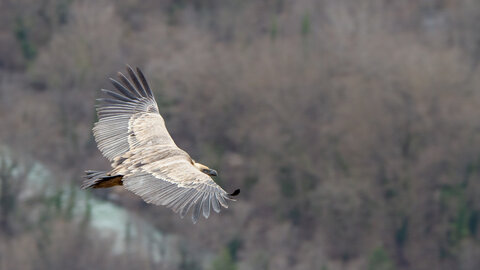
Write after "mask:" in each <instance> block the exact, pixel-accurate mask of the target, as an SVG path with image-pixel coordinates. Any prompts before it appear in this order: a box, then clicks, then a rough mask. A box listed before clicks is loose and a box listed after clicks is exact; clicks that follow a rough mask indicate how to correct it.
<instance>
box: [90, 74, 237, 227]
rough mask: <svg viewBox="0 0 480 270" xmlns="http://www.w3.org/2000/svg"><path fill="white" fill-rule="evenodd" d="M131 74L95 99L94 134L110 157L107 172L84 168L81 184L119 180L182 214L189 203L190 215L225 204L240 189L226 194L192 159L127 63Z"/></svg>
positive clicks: (104, 184) (100, 185) (142, 80)
mask: <svg viewBox="0 0 480 270" xmlns="http://www.w3.org/2000/svg"><path fill="white" fill-rule="evenodd" d="M127 71H128V73H129V75H130V80H129V79H127V78H126V77H125V76H124V75H123V74H121V73H119V78H120V81H121V83H120V82H118V81H116V80H113V79H110V80H111V81H112V83H113V85H114V86H115V88H116V89H117V90H118V92H113V91H110V90H104V89H102V91H103V92H105V93H106V94H107V95H109V98H102V99H99V101H100V104H99V106H98V107H97V113H98V118H99V121H98V122H97V123H95V126H94V128H93V134H94V137H95V140H96V142H97V146H98V148H99V150H100V151H101V152H102V154H103V155H104V156H105V157H106V158H107V159H109V160H110V162H111V165H112V168H113V169H112V170H111V171H109V172H96V171H87V172H86V173H87V175H86V180H85V182H84V183H83V186H82V187H83V188H106V187H112V186H117V185H120V186H122V185H123V186H124V187H125V188H126V189H128V190H130V191H133V192H134V193H136V194H137V195H139V196H141V197H142V198H143V199H144V200H145V201H146V202H148V203H154V204H157V205H165V206H167V207H169V208H172V209H173V210H174V211H175V212H179V213H180V215H181V216H182V217H183V216H184V215H185V214H186V213H187V212H188V210H189V209H190V208H193V215H192V220H193V222H194V223H195V222H197V220H198V217H199V216H200V213H202V214H203V216H204V217H205V218H208V216H209V215H210V208H212V209H213V210H214V211H216V212H219V211H220V206H222V207H225V208H227V207H228V206H227V203H226V201H227V200H232V199H231V196H235V195H237V194H238V192H239V191H235V192H234V193H233V194H228V193H227V192H225V191H224V190H223V189H222V188H221V187H220V186H218V185H217V184H216V183H215V182H214V181H213V180H212V178H211V177H210V176H216V175H217V172H216V171H215V170H212V169H210V168H208V167H207V166H205V165H203V164H200V163H197V162H195V161H194V160H193V159H192V158H191V157H190V156H189V155H188V154H187V152H185V151H183V150H182V149H180V148H179V147H178V146H177V145H176V144H175V142H174V141H173V139H172V138H171V136H170V134H169V133H168V131H167V128H166V126H165V122H164V120H163V118H162V116H161V115H160V113H159V110H158V107H157V104H156V102H155V99H154V96H153V92H152V91H151V89H150V87H149V85H148V83H147V81H146V80H145V77H144V76H143V74H142V72H141V71H140V70H139V69H138V68H137V74H135V72H134V71H133V70H132V69H131V68H130V67H127Z"/></svg>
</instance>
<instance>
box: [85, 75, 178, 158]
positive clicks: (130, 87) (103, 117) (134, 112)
mask: <svg viewBox="0 0 480 270" xmlns="http://www.w3.org/2000/svg"><path fill="white" fill-rule="evenodd" d="M127 72H128V74H129V75H130V79H131V80H129V79H127V78H126V77H125V76H124V75H123V74H122V73H119V74H118V75H119V78H120V81H121V82H118V81H116V80H114V79H112V78H110V81H111V82H112V84H113V86H115V88H116V89H117V90H118V92H114V91H110V90H105V89H102V91H103V92H104V93H106V94H107V95H108V96H109V97H108V98H100V99H98V101H99V105H98V106H97V114H98V118H99V120H98V122H96V123H95V126H94V128H93V135H94V137H95V141H96V142H97V146H98V149H100V151H101V152H102V154H103V155H104V156H105V157H106V158H108V159H109V160H110V161H113V160H114V159H115V158H117V157H121V156H122V155H123V154H125V153H126V152H128V151H130V150H133V149H136V148H140V147H145V146H152V145H164V146H176V145H175V142H174V141H173V139H172V138H171V137H170V134H169V133H168V131H167V128H166V127H165V122H164V120H163V118H162V116H161V115H160V113H159V111H158V107H157V103H156V102H155V99H154V96H153V93H152V90H151V89H150V86H149V85H148V83H147V81H146V79H145V77H144V75H143V73H142V72H141V71H140V69H138V68H137V74H135V72H134V71H133V70H132V68H130V67H127Z"/></svg>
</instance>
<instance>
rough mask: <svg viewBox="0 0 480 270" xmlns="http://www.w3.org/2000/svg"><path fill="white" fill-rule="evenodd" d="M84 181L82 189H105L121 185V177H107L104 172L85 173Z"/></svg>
mask: <svg viewBox="0 0 480 270" xmlns="http://www.w3.org/2000/svg"><path fill="white" fill-rule="evenodd" d="M84 178H85V180H84V181H83V184H82V186H81V187H82V189H87V188H107V187H113V186H121V185H123V182H122V178H123V175H114V176H111V175H107V173H106V172H97V171H85V177H84Z"/></svg>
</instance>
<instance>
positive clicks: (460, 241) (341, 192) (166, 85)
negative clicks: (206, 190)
mask: <svg viewBox="0 0 480 270" xmlns="http://www.w3.org/2000/svg"><path fill="white" fill-rule="evenodd" d="M479 60H480V2H479V1H474V0H460V1H453V0H404V1H389V0H364V1H355V0H351V1H348V0H340V1H339V0H316V1H315V0H295V1H294V0H264V1H259V0H243V1H241V0H232V1H220V0H218V1H216V0H192V1H187V0H182V1H175V0H164V1H157V0H121V1H114V0H1V1H0V149H4V148H5V149H4V150H1V151H0V269H2V270H3V269H5V270H7V269H22V270H23V269H32V270H33V269H39V270H43V269H115V270H123V269H166V270H170V269H171V270H177V269H178V270H203V269H205V270H233V269H236V270H249V269H252V270H257V269H259V270H261V269H272V270H290V269H291V270H310V269H322V270H343V269H345V270H356V269H365V270H400V269H405V270H429V269H439V270H450V269H462V270H474V269H480V231H479V229H480V177H479V176H480V70H479ZM125 64H130V65H132V66H138V67H140V68H142V70H143V71H144V73H145V75H146V77H147V78H148V79H149V81H150V84H151V86H152V88H153V89H154V92H155V96H156V100H157V102H158V105H159V109H160V112H161V113H162V115H163V116H164V118H165V121H166V125H167V128H168V129H169V131H170V133H171V135H172V137H173V138H174V140H175V141H176V143H177V145H178V146H179V147H181V148H182V149H184V150H186V151H187V152H189V153H190V154H191V156H192V157H193V158H194V159H195V160H197V161H200V162H201V163H204V164H207V165H208V166H209V167H211V168H215V169H216V170H217V171H218V172H219V177H217V178H216V181H217V182H218V183H219V184H220V185H222V186H223V187H224V188H225V189H226V190H227V191H233V190H234V189H235V188H241V190H242V193H241V194H240V196H239V197H238V201H237V202H234V203H231V204H230V207H229V209H226V210H225V211H222V212H221V213H220V214H219V215H213V216H212V217H210V218H209V219H208V220H205V219H202V220H200V222H199V223H198V224H196V225H193V224H192V223H191V222H190V220H189V219H187V218H185V219H180V217H179V216H178V215H176V214H175V213H173V212H172V211H171V210H169V209H167V208H165V207H158V206H153V205H148V204H146V203H144V202H143V201H142V200H141V199H140V198H139V197H137V196H135V195H133V194H132V193H130V192H128V191H125V190H124V189H123V188H121V187H120V188H114V189H105V190H95V191H93V192H92V191H82V190H80V184H81V181H82V175H83V171H84V170H86V169H95V170H106V169H108V168H109V166H110V165H109V163H108V162H107V160H106V159H105V158H103V157H102V156H101V154H100V152H99V151H98V150H97V147H96V144H95V141H94V139H93V136H92V132H91V128H92V127H93V123H94V122H95V121H96V115H95V99H96V98H98V97H100V95H101V94H100V91H99V89H100V88H107V89H108V88H110V89H112V88H113V87H112V86H111V85H110V84H109V81H108V77H114V76H116V75H115V74H116V72H117V71H124V70H125ZM6 149H8V150H6ZM37 163H40V164H42V166H44V167H45V168H46V169H48V170H49V171H50V172H51V175H52V176H51V177H49V179H50V180H51V181H39V182H38V183H37V184H31V183H30V184H29V182H31V181H26V180H25V179H27V178H28V179H36V178H40V176H37V177H36V175H35V174H34V175H33V176H29V177H27V175H29V174H31V172H32V170H33V169H32V168H33V167H34V164H37ZM33 171H35V170H33ZM43 177H44V176H43ZM44 178H45V177H44ZM33 181H34V180H33ZM34 182H35V181H34ZM84 196H85V197H86V198H87V199H85V200H84V199H82V200H80V199H79V198H84ZM88 198H89V199H88ZM93 200H104V201H108V202H110V203H113V204H114V205H116V206H118V207H120V208H122V209H125V210H126V211H127V212H128V213H130V214H131V215H132V216H133V217H134V218H132V220H136V219H137V218H138V219H141V220H145V221H146V222H148V224H149V225H151V226H152V227H153V228H155V230H158V231H160V232H162V233H163V234H165V235H169V236H172V237H174V239H175V240H174V241H172V243H171V245H170V247H169V248H170V249H169V250H174V252H173V251H172V252H171V253H169V252H170V251H169V252H166V253H165V254H167V255H165V254H164V255H165V256H164V257H168V260H165V259H162V258H164V257H161V256H160V257H158V256H156V253H155V252H152V250H156V249H153V248H152V249H150V248H146V249H145V248H138V247H139V245H140V244H139V241H140V240H139V237H136V236H138V234H131V233H129V231H130V230H129V229H128V228H127V229H126V230H125V235H121V236H119V237H120V239H124V245H125V248H124V249H122V250H121V251H118V250H117V251H115V249H114V248H113V246H114V245H113V244H112V241H113V238H114V236H112V235H111V233H108V232H106V231H104V230H102V229H99V228H97V227H95V226H93V225H92V216H91V211H92V208H94V207H96V206H95V204H94V203H89V201H93ZM75 209H77V210H78V209H83V210H82V211H75ZM135 217H136V218H135ZM132 226H133V225H132ZM117 237H118V236H117ZM147 242H148V241H147ZM147 244H149V245H152V246H154V245H155V242H154V240H152V241H151V243H150V242H148V243H147Z"/></svg>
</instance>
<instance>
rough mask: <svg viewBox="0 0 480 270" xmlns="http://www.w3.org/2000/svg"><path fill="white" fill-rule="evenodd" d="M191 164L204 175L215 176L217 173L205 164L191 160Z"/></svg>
mask: <svg viewBox="0 0 480 270" xmlns="http://www.w3.org/2000/svg"><path fill="white" fill-rule="evenodd" d="M193 166H195V167H196V168H197V169H198V170H199V171H201V172H203V173H204V174H206V175H210V176H217V175H218V173H217V171H215V170H212V169H210V168H208V167H207V166H205V165H203V164H201V163H197V162H195V161H193Z"/></svg>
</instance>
